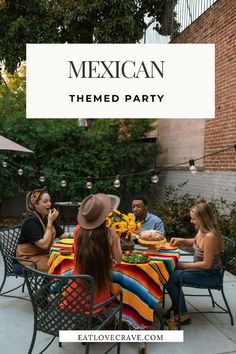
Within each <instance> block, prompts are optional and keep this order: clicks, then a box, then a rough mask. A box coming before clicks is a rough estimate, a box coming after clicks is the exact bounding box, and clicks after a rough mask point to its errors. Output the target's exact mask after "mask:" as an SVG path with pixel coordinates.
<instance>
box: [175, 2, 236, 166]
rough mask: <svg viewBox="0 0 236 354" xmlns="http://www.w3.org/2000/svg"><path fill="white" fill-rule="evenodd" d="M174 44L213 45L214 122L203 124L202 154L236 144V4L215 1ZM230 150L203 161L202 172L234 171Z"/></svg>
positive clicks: (234, 164)
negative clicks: (214, 73) (214, 79)
mask: <svg viewBox="0 0 236 354" xmlns="http://www.w3.org/2000/svg"><path fill="white" fill-rule="evenodd" d="M173 42H175V43H215V45H216V103H215V108H216V109H215V112H216V116H215V119H208V120H206V121H205V139H204V155H208V154H211V153H213V152H215V151H218V150H222V149H224V148H227V147H230V146H231V145H234V144H235V143H236V1H235V0H218V1H216V2H215V3H214V4H213V5H212V6H211V7H210V8H209V9H208V10H207V11H206V12H205V13H204V14H203V15H201V16H200V17H199V18H198V19H197V20H196V21H195V22H194V23H193V24H191V26H189V27H188V28H187V29H186V30H185V31H183V32H182V33H181V34H180V35H179V36H178V38H176V39H175V40H174V41H173ZM235 155H236V153H235V150H234V149H233V148H232V149H230V150H229V151H226V152H224V153H221V154H218V155H215V156H210V157H207V158H205V160H204V167H205V170H212V171H236V156H235Z"/></svg>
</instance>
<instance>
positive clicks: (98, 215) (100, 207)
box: [78, 193, 111, 230]
mask: <svg viewBox="0 0 236 354" xmlns="http://www.w3.org/2000/svg"><path fill="white" fill-rule="evenodd" d="M110 210H111V199H110V198H109V196H108V195H106V194H103V193H98V194H91V195H89V196H88V197H87V198H85V199H84V200H83V201H82V203H81V205H80V208H79V213H78V223H79V225H80V226H81V227H83V228H84V229H86V230H92V229H95V228H96V227H98V226H100V225H102V223H103V222H104V221H105V220H106V218H107V216H108V214H109V211H110Z"/></svg>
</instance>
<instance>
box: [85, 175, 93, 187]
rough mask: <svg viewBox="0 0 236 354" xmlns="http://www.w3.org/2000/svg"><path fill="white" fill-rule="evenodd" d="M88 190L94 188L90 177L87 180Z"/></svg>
mask: <svg viewBox="0 0 236 354" xmlns="http://www.w3.org/2000/svg"><path fill="white" fill-rule="evenodd" d="M86 188H87V189H92V188H93V184H92V182H91V177H90V176H89V177H88V178H87V182H86Z"/></svg>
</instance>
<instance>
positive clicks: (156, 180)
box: [151, 174, 159, 183]
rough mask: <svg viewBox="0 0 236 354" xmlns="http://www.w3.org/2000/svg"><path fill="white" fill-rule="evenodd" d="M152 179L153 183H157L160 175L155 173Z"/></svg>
mask: <svg viewBox="0 0 236 354" xmlns="http://www.w3.org/2000/svg"><path fill="white" fill-rule="evenodd" d="M151 181H152V183H157V182H158V181H159V178H158V176H157V175H156V174H155V175H153V176H152V177H151Z"/></svg>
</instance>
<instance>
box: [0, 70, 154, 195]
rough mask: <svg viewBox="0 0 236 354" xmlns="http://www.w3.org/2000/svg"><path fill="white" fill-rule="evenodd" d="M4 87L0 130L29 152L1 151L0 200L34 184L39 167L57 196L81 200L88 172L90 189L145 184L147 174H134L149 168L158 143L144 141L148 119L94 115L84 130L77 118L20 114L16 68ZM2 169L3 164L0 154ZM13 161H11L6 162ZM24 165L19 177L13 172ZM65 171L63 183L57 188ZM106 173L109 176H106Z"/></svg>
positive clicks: (20, 79) (21, 85) (21, 90)
mask: <svg viewBox="0 0 236 354" xmlns="http://www.w3.org/2000/svg"><path fill="white" fill-rule="evenodd" d="M7 84H8V88H7V87H6V86H4V85H0V112H1V120H0V134H1V135H3V136H5V137H7V138H9V139H12V140H14V141H15V142H17V143H19V144H22V145H24V146H25V147H27V148H29V149H30V150H33V151H34V154H29V153H27V154H26V153H22V152H21V153H20V152H18V153H17V152H13V151H9V152H4V151H1V153H0V170H1V174H0V183H1V186H2V188H1V194H0V200H3V199H5V198H7V197H9V196H10V195H14V194H15V193H16V192H17V191H21V192H23V193H25V192H26V191H28V190H30V189H32V188H38V187H39V185H40V183H39V175H40V171H41V170H43V171H44V174H45V177H46V182H45V183H46V184H47V186H48V187H49V189H50V191H51V192H52V193H53V194H54V196H55V198H56V199H57V200H60V199H69V200H81V199H82V198H83V197H85V195H86V194H87V193H88V191H87V190H86V188H85V184H86V179H87V177H88V176H91V177H92V182H93V184H94V186H93V189H92V191H91V192H95V193H96V192H107V193H113V194H114V193H115V194H116V193H117V192H118V193H119V194H120V195H121V196H122V195H125V194H127V192H128V191H129V192H130V193H132V192H138V191H141V190H142V189H144V188H146V187H147V186H149V185H150V175H149V173H147V174H146V175H144V176H133V175H134V174H136V173H137V172H142V171H147V172H148V171H149V169H150V168H153V161H154V159H155V156H156V154H157V152H158V149H159V147H158V145H156V144H149V143H145V142H143V140H142V139H140V138H142V137H144V136H145V135H146V134H147V132H149V131H150V129H152V124H153V120H151V119H139V120H136V119H133V120H132V119H131V120H126V119H124V120H118V119H97V120H95V122H94V123H93V124H92V126H91V128H90V129H89V130H86V129H85V128H84V127H80V126H79V124H78V121H77V120H74V119H71V120H68V119H52V120H50V119H36V120H32V119H31V120H29V119H26V118H25V76H22V75H20V74H18V73H15V74H14V76H12V77H11V78H10V79H9V78H8V79H7ZM6 156H7V157H8V158H9V164H8V167H7V168H3V167H2V163H1V162H2V161H3V159H4V158H5V157H6ZM11 161H12V163H11ZM21 165H24V167H23V169H24V174H23V176H21V177H20V176H18V174H17V171H18V169H19V167H20V166H21ZM129 174H131V176H130V177H129V176H127V177H123V178H122V177H121V178H122V187H121V188H120V189H119V190H118V191H117V190H116V189H115V188H114V186H113V182H114V177H115V176H116V175H121V176H124V175H129ZM63 175H65V178H66V180H67V182H68V185H67V187H66V188H64V189H63V188H62V187H61V185H60V182H61V180H62V178H63ZM109 176H110V178H108V177H109Z"/></svg>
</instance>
